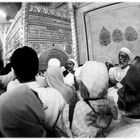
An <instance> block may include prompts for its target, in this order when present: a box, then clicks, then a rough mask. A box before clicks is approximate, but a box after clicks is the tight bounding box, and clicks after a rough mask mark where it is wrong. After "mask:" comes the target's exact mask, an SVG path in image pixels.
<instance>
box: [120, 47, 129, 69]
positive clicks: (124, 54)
mask: <svg viewBox="0 0 140 140" xmlns="http://www.w3.org/2000/svg"><path fill="white" fill-rule="evenodd" d="M130 58H131V52H130V50H129V49H127V48H121V49H120V51H119V56H118V60H119V65H120V66H121V68H122V69H124V68H125V67H127V66H128V62H129V61H130Z"/></svg>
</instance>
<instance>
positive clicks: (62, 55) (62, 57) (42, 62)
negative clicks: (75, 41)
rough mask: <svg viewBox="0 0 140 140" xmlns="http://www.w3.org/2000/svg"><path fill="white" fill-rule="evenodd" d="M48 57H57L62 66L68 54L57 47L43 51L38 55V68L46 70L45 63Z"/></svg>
mask: <svg viewBox="0 0 140 140" xmlns="http://www.w3.org/2000/svg"><path fill="white" fill-rule="evenodd" d="M50 58H57V59H59V61H60V62H61V66H64V65H65V63H66V61H67V60H68V56H67V55H66V53H64V52H63V51H61V50H59V49H56V48H54V49H50V50H47V51H45V52H44V53H43V54H42V55H41V56H40V57H39V70H46V68H47V64H48V61H49V59H50Z"/></svg>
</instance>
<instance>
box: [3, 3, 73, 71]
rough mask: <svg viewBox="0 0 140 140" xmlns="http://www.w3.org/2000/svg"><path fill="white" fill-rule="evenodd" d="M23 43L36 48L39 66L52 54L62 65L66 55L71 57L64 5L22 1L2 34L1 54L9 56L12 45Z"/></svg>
mask: <svg viewBox="0 0 140 140" xmlns="http://www.w3.org/2000/svg"><path fill="white" fill-rule="evenodd" d="M24 45H27V46H29V47H32V48H33V49H34V50H35V51H36V52H37V54H38V57H39V59H40V68H41V69H46V64H47V61H48V60H49V59H50V58H52V57H55V58H58V59H59V60H60V61H61V65H64V64H65V62H66V60H67V59H68V58H69V57H73V52H72V37H71V20H70V14H69V12H68V9H67V11H66V10H62V9H60V10H56V9H49V8H47V7H46V6H40V5H37V4H34V3H24V4H22V8H21V10H20V11H19V12H18V14H17V15H16V17H15V19H14V22H13V23H12V25H11V26H10V29H9V30H8V32H7V34H6V41H5V50H6V53H5V57H6V58H7V59H9V58H10V56H11V54H12V53H13V51H14V50H15V49H16V48H18V47H22V46H24ZM57 50H58V51H57ZM47 52H49V53H47Z"/></svg>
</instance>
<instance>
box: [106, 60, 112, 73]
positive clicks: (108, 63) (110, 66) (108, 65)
mask: <svg viewBox="0 0 140 140" xmlns="http://www.w3.org/2000/svg"><path fill="white" fill-rule="evenodd" d="M105 65H106V67H107V70H108V71H109V69H110V68H112V67H113V64H111V63H110V62H105Z"/></svg>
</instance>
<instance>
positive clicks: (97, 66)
mask: <svg viewBox="0 0 140 140" xmlns="http://www.w3.org/2000/svg"><path fill="white" fill-rule="evenodd" d="M75 84H76V85H77V89H79V90H78V91H77V94H78V96H79V99H80V101H78V102H76V103H75V105H73V104H70V105H66V106H65V107H64V109H63V112H62V113H61V115H60V117H59V119H58V122H57V124H56V126H55V130H56V131H57V133H58V134H60V135H61V136H65V137H82V138H83V137H87V138H89V137H98V136H100V137H104V135H106V134H105V133H104V131H105V130H106V129H107V128H108V127H109V126H110V124H111V122H112V119H113V118H116V116H117V112H116V108H115V105H114V103H112V102H110V101H109V100H108V99H107V98H106V94H107V89H108V72H107V68H106V66H105V64H103V63H99V62H95V61H88V62H86V63H85V64H84V65H83V66H82V68H81V71H80V75H79V78H78V81H77V82H76V83H75Z"/></svg>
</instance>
